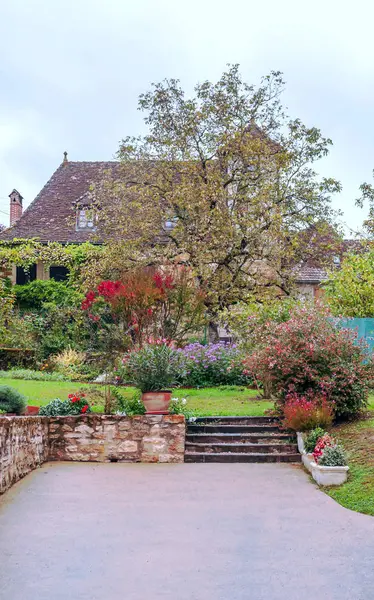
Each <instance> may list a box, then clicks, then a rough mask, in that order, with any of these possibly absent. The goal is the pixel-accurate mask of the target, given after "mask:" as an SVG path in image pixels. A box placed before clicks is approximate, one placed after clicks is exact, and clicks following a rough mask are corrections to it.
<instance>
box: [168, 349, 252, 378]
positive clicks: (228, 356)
mask: <svg viewBox="0 0 374 600" xmlns="http://www.w3.org/2000/svg"><path fill="white" fill-rule="evenodd" d="M178 352H179V353H180V354H181V356H182V357H183V362H184V365H185V371H186V373H185V376H184V377H182V376H179V378H178V381H179V382H180V383H181V384H183V385H187V386H191V387H207V386H215V385H248V384H249V383H251V378H250V377H249V375H248V372H246V371H245V370H244V372H243V359H244V355H243V353H242V351H241V350H240V349H239V348H238V347H237V346H236V345H235V344H224V343H218V344H207V345H206V346H203V345H202V344H199V343H195V344H189V345H188V346H185V347H184V348H183V349H180V350H178Z"/></svg>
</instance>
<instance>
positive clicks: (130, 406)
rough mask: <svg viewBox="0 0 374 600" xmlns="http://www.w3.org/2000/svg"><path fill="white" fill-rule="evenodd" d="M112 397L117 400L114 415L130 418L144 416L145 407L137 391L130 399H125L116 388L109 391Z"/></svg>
mask: <svg viewBox="0 0 374 600" xmlns="http://www.w3.org/2000/svg"><path fill="white" fill-rule="evenodd" d="M111 393H112V395H113V396H114V397H115V399H116V400H117V404H116V407H115V409H116V414H121V415H124V416H125V415H126V416H128V417H131V416H133V415H144V413H145V406H144V404H143V402H142V401H141V398H140V393H139V391H138V390H137V391H135V393H134V394H133V395H132V397H131V398H126V397H125V396H123V394H121V392H120V391H119V389H118V388H112V389H111Z"/></svg>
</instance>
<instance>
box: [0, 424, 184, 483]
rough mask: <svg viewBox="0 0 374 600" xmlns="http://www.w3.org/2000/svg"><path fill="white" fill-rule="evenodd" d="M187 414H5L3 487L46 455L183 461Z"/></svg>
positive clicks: (1, 428) (0, 447) (0, 443)
mask: <svg viewBox="0 0 374 600" xmlns="http://www.w3.org/2000/svg"><path fill="white" fill-rule="evenodd" d="M185 429H186V428H185V419H184V417H183V416H182V415H154V416H151V415H149V416H148V415H142V416H137V417H120V416H112V415H95V414H90V415H83V416H77V417H0V493H3V492H5V490H7V489H8V488H9V487H10V486H11V485H12V484H13V483H15V482H16V481H18V480H19V479H21V477H23V476H24V475H27V473H29V472H30V471H32V470H33V469H35V468H37V467H39V466H40V465H41V464H42V463H43V462H44V461H46V460H76V461H95V462H110V461H113V462H117V461H121V462H183V460H184V444H185Z"/></svg>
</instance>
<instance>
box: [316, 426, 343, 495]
mask: <svg viewBox="0 0 374 600" xmlns="http://www.w3.org/2000/svg"><path fill="white" fill-rule="evenodd" d="M313 458H314V462H312V463H311V468H312V476H313V479H314V480H315V481H316V482H317V483H318V485H341V484H342V483H345V482H346V481H347V476H348V471H349V467H348V465H347V459H346V456H345V452H344V449H343V448H342V446H340V445H339V444H337V443H336V442H335V441H334V440H333V438H331V437H330V436H329V435H328V434H326V435H324V436H323V437H322V438H320V439H319V441H318V442H317V445H316V447H315V449H314V452H313Z"/></svg>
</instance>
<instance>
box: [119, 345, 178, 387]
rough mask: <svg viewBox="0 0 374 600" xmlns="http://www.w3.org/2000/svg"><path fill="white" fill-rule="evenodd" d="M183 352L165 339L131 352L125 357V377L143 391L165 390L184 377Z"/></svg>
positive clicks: (125, 379)
mask: <svg viewBox="0 0 374 600" xmlns="http://www.w3.org/2000/svg"><path fill="white" fill-rule="evenodd" d="M183 375H184V366H183V361H182V360H181V354H180V353H179V352H178V351H177V350H175V349H174V348H172V347H171V346H170V345H168V344H167V343H165V340H161V343H160V341H158V343H157V341H156V343H154V344H147V345H145V346H143V348H140V349H138V350H133V351H132V352H129V353H128V354H127V355H126V356H125V357H124V359H123V379H124V381H127V382H128V383H132V384H133V385H135V387H137V388H139V389H140V390H141V391H142V392H152V391H165V390H168V389H170V388H172V387H174V386H175V385H176V383H177V379H178V376H181V377H183Z"/></svg>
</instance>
